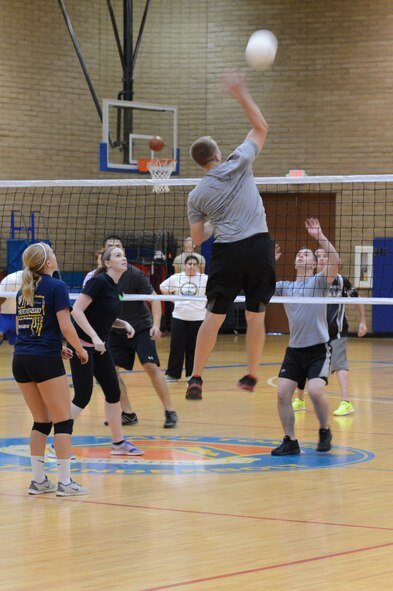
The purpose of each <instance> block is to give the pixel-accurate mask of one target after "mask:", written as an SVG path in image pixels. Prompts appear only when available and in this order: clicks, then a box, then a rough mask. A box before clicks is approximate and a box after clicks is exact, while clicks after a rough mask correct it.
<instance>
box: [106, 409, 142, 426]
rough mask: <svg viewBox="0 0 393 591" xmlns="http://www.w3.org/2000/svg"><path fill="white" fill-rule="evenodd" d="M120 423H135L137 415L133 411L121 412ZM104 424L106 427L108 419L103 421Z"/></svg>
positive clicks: (136, 422)
mask: <svg viewBox="0 0 393 591" xmlns="http://www.w3.org/2000/svg"><path fill="white" fill-rule="evenodd" d="M121 424H122V425H137V424H138V417H137V416H136V413H134V412H122V413H121ZM104 425H105V426H106V427H108V425H109V423H108V421H105V423H104Z"/></svg>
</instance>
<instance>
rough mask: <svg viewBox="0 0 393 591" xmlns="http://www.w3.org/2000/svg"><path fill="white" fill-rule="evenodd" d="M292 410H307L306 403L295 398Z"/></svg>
mask: <svg viewBox="0 0 393 591" xmlns="http://www.w3.org/2000/svg"><path fill="white" fill-rule="evenodd" d="M292 408H293V410H294V411H297V410H306V403H305V402H304V400H302V399H301V398H295V400H294V401H293V402H292Z"/></svg>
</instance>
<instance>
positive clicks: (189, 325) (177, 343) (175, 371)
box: [166, 318, 202, 380]
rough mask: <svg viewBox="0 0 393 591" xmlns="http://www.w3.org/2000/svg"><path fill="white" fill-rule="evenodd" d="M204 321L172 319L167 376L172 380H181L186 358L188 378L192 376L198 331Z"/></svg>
mask: <svg viewBox="0 0 393 591" xmlns="http://www.w3.org/2000/svg"><path fill="white" fill-rule="evenodd" d="M201 324H202V320H180V319H179V318H172V321H171V348H170V353H169V359H168V369H167V370H166V374H167V375H168V376H171V377H172V378H177V379H178V380H179V379H180V378H181V373H182V369H183V361H184V357H185V369H186V377H187V376H192V369H193V365H194V354H195V345H196V340H197V335H198V330H199V328H200V326H201Z"/></svg>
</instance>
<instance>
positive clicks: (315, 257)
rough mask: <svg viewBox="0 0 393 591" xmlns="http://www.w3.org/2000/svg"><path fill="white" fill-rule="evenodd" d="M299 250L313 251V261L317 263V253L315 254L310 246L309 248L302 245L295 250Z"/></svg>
mask: <svg viewBox="0 0 393 591" xmlns="http://www.w3.org/2000/svg"><path fill="white" fill-rule="evenodd" d="M301 250H309V251H310V252H312V253H313V255H314V261H315V262H316V263H317V262H318V258H317V255H316V254H315V252H314V251H313V249H312V248H309V247H308V246H302V247H301V248H299V250H298V251H297V252H300V251H301ZM296 254H297V253H296Z"/></svg>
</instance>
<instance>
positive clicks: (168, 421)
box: [164, 410, 179, 429]
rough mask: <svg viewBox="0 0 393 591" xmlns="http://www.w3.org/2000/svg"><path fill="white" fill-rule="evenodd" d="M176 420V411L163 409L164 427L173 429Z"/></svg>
mask: <svg viewBox="0 0 393 591" xmlns="http://www.w3.org/2000/svg"><path fill="white" fill-rule="evenodd" d="M178 420H179V418H178V416H177V414H176V411H174V410H166V411H165V423H164V429H173V427H176V425H177V421H178Z"/></svg>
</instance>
